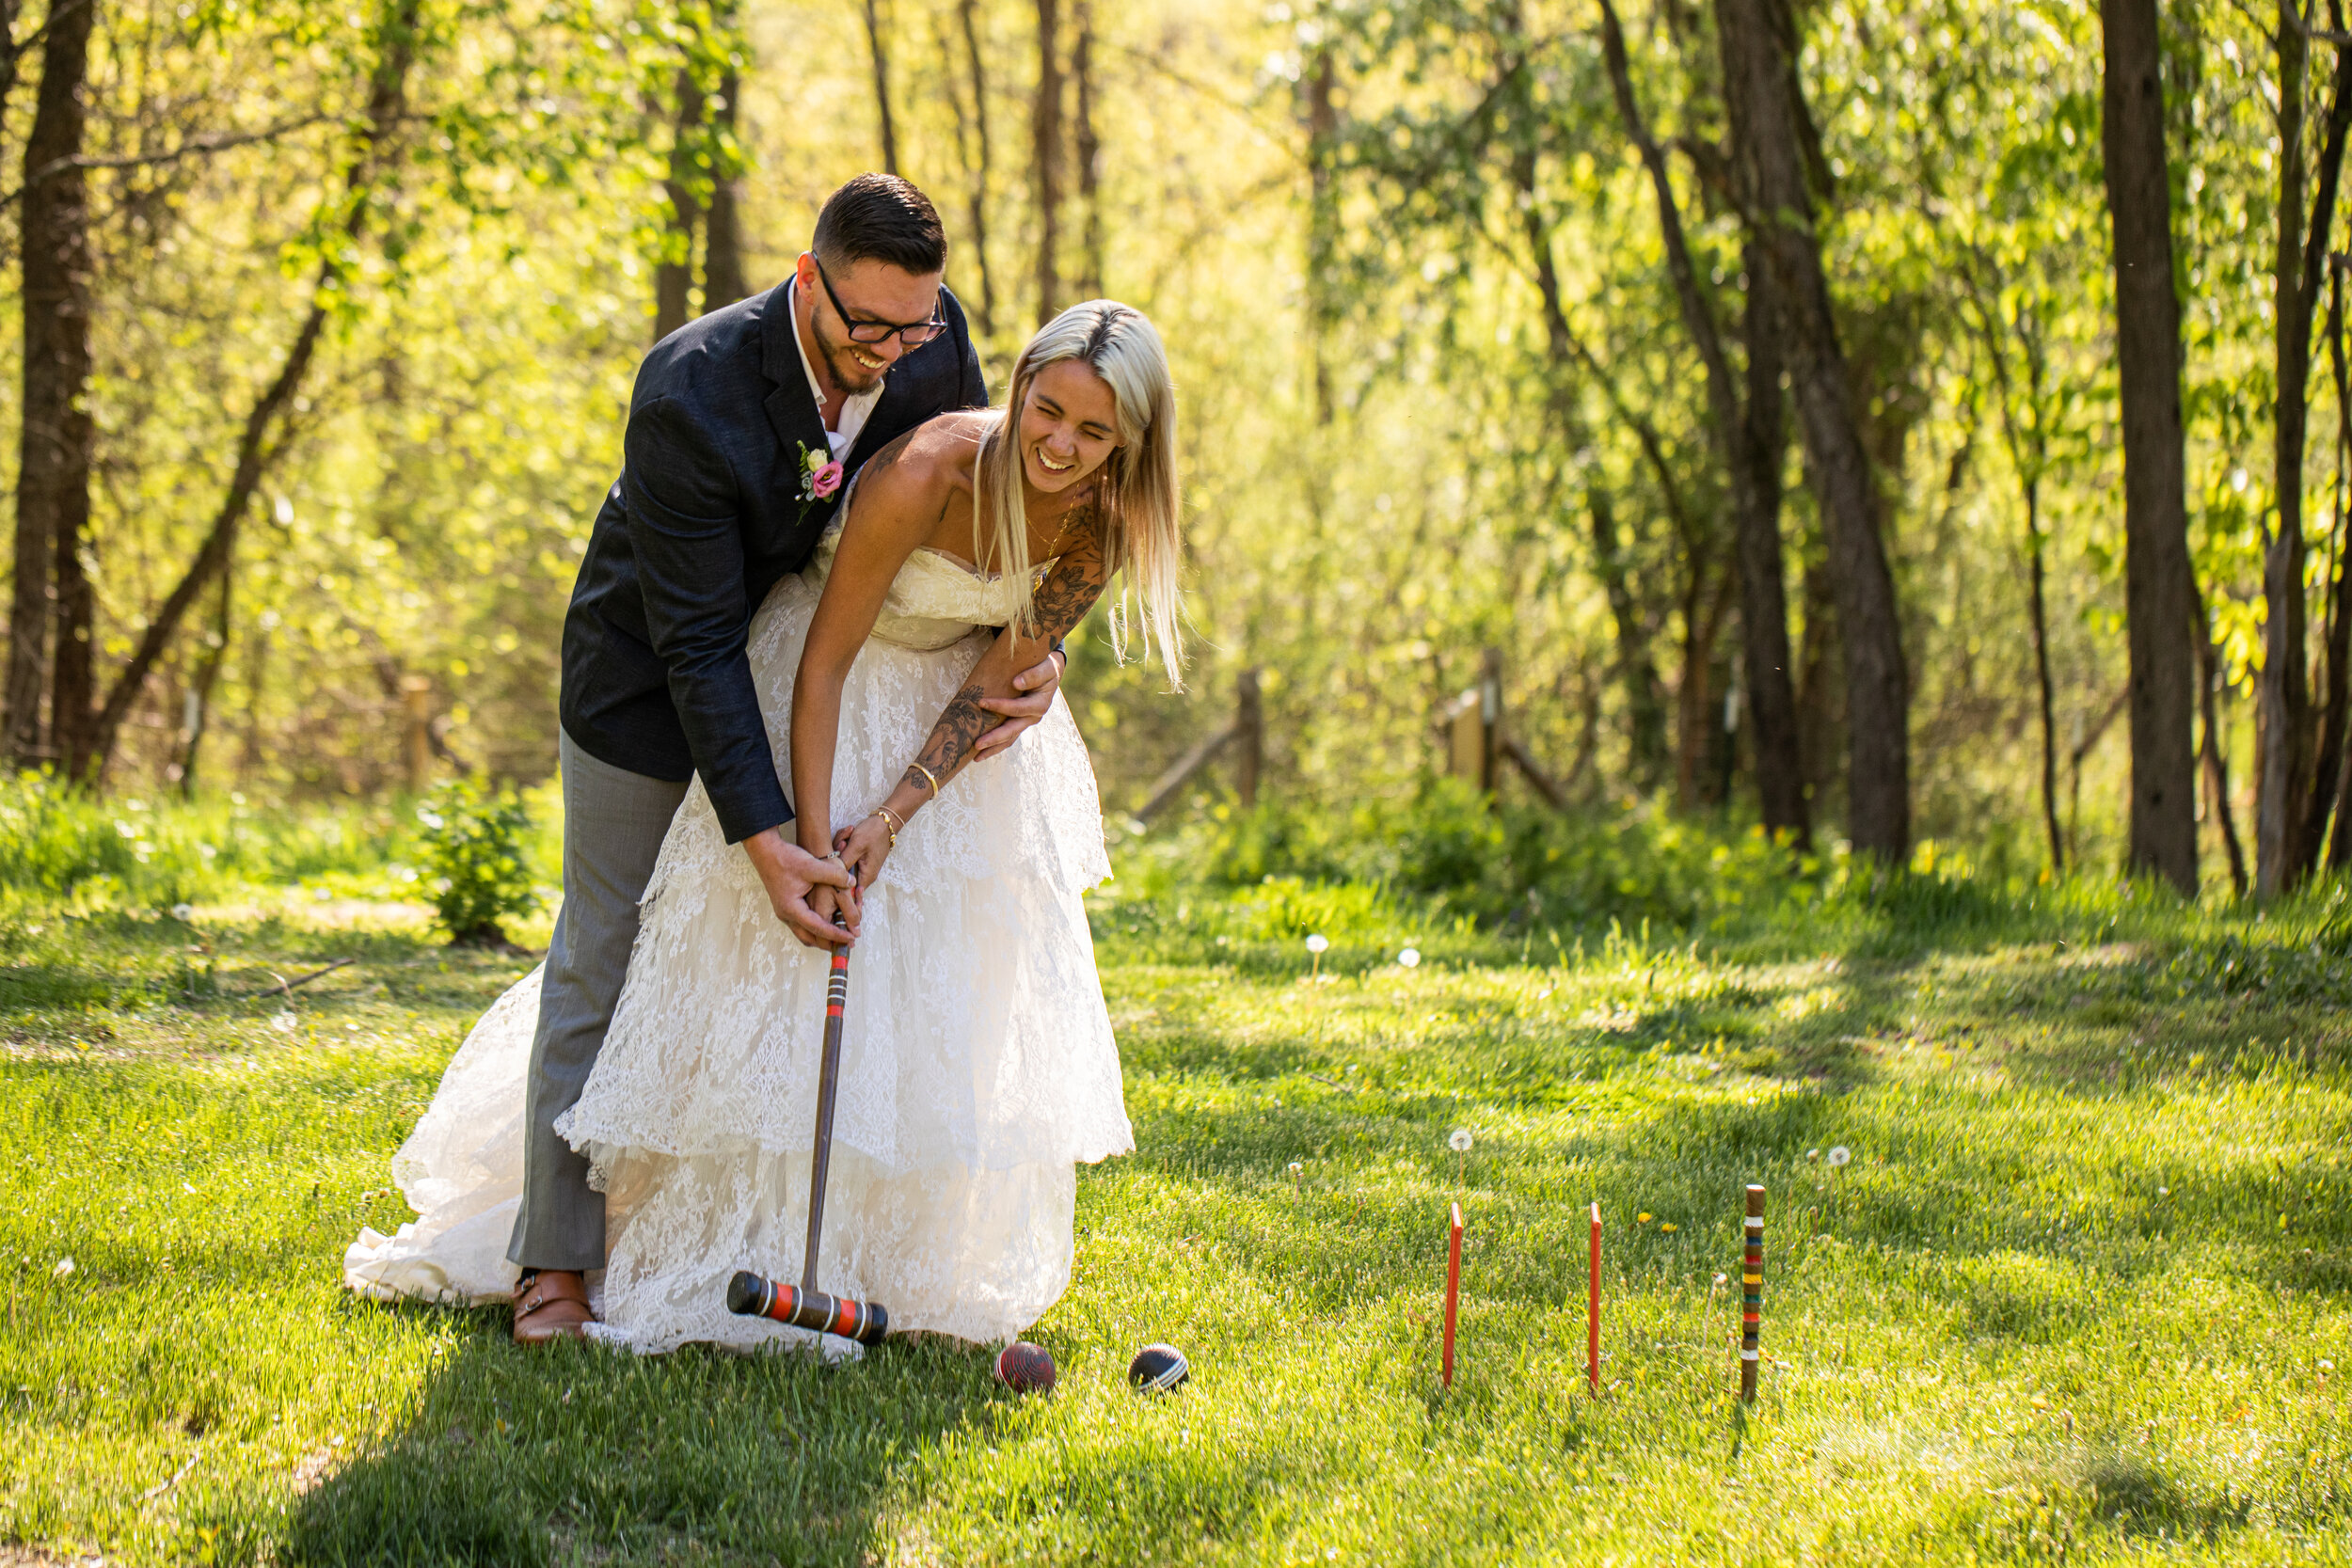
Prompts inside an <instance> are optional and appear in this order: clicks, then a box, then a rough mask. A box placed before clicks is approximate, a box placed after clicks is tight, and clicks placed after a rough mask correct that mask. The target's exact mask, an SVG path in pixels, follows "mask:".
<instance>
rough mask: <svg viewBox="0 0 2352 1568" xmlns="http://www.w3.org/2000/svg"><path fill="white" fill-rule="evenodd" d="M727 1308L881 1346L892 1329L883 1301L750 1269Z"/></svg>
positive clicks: (734, 1285) (732, 1285)
mask: <svg viewBox="0 0 2352 1568" xmlns="http://www.w3.org/2000/svg"><path fill="white" fill-rule="evenodd" d="M835 973H838V971H837V970H836V971H835ZM727 1310H728V1311H730V1312H733V1313H734V1314H736V1315H737V1316H738V1317H743V1318H773V1319H774V1320H775V1321H776V1322H778V1323H790V1324H791V1325H792V1326H793V1327H795V1328H805V1329H811V1330H813V1331H815V1332H817V1333H818V1334H837V1335H839V1336H840V1337H841V1338H844V1339H855V1340H856V1341H857V1342H858V1343H859V1344H861V1345H879V1344H881V1343H882V1336H883V1335H885V1334H887V1333H889V1332H890V1314H889V1313H888V1312H885V1311H883V1310H882V1304H881V1303H880V1302H872V1301H852V1300H850V1298H849V1297H847V1296H829V1295H827V1294H826V1293H825V1292H824V1291H803V1290H802V1289H801V1288H800V1287H799V1286H797V1285H787V1284H784V1283H782V1282H781V1281H779V1280H773V1279H762V1278H760V1277H759V1275H755V1274H754V1273H752V1272H751V1271H750V1270H749V1269H745V1270H742V1271H740V1272H739V1273H738V1274H737V1275H736V1276H735V1277H734V1278H733V1279H731V1280H729V1281H728V1282H727Z"/></svg>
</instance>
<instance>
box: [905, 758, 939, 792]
mask: <svg viewBox="0 0 2352 1568" xmlns="http://www.w3.org/2000/svg"><path fill="white" fill-rule="evenodd" d="M907 766H908V767H909V768H914V770H915V771H916V772H917V773H920V774H922V775H923V780H924V782H925V783H926V784H930V786H931V799H932V800H938V799H939V780H938V779H937V778H936V777H935V776H933V774H932V772H931V770H930V768H926V767H924V766H923V765H922V764H921V763H919V762H911V763H908V764H907Z"/></svg>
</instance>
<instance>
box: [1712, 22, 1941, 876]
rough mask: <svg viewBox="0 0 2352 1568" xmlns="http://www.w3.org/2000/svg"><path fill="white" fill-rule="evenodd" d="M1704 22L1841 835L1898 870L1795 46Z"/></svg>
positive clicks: (1868, 531)
mask: <svg viewBox="0 0 2352 1568" xmlns="http://www.w3.org/2000/svg"><path fill="white" fill-rule="evenodd" d="M1715 17H1716V29H1717V34H1718V37H1719V40H1720V46H1721V48H1722V50H1723V57H1724V100H1725V103H1726V104H1727V105H1728V107H1729V110H1730V118H1731V122H1732V127H1733V145H1734V147H1735V149H1736V150H1737V153H1738V156H1739V160H1740V167H1741V173H1742V180H1741V184H1742V186H1743V194H1744V196H1745V198H1746V200H1747V202H1748V206H1749V214H1748V221H1749V224H1750V227H1751V231H1752V233H1753V236H1754V238H1755V240H1756V248H1757V249H1758V250H1759V251H1760V252H1761V253H1762V255H1763V258H1764V270H1765V272H1766V274H1767V275H1768V276H1769V277H1770V278H1771V286H1772V299H1773V305H1774V308H1775V319H1776V321H1777V322H1778V324H1779V325H1780V328H1781V332H1782V343H1783V346H1784V349H1785V352H1786V353H1787V355H1788V364H1789V371H1790V380H1791V382H1792V384H1793V386H1794V389H1795V394H1796V403H1797V412H1798V415H1799V420H1800V422H1801V424H1802V425H1803V427H1804V445H1805V456H1806V463H1805V468H1806V472H1807V474H1808V476H1809V477H1810V479H1811V480H1812V483H1813V488H1814V493H1815V496H1816V498H1817V499H1818V501H1819V503H1820V510H1821V521H1822V526H1823V531H1824V533H1825V535H1826V537H1827V539H1828V543H1829V563H1830V573H1831V581H1832V584H1833V586H1834V588H1835V590H1836V595H1837V626H1838V632H1839V634H1840V638H1841V640H1842V641H1843V642H1844V645H1845V655H1846V705H1847V717H1848V731H1849V736H1848V752H1847V759H1848V760H1847V813H1846V815H1847V836H1848V837H1849V838H1850V839H1851V841H1852V844H1853V847H1854V848H1855V849H1857V850H1859V851H1860V852H1862V853H1864V854H1867V855H1870V856H1872V857H1874V858H1876V859H1878V860H1880V861H1882V862H1884V863H1891V864H1900V863H1902V862H1903V861H1904V860H1905V859H1906V858H1907V857H1908V856H1909V854H1910V851H1911V738H1910V681H1909V675H1908V673H1907V672H1906V671H1905V669H1904V666H1903V650H1902V628H1901V624H1900V620H1899V612H1898V610H1897V607H1896V603H1895V580H1894V576H1893V574H1892V573H1891V572H1890V571H1889V570H1888V569H1887V563H1886V547H1885V545H1884V542H1883V540H1882V539H1881V538H1880V537H1879V527H1878V520H1877V517H1876V515H1875V507H1874V505H1873V500H1872V496H1871V478H1870V461H1869V456H1868V453H1867V451H1866V450H1865V449H1864V447H1863V444H1862V433H1861V430H1860V428H1859V427H1858V426H1857V424H1856V422H1855V420H1854V410H1853V391H1852V387H1853V383H1852V379H1851V375H1850V374H1849V372H1848V370H1847V365H1846V356H1845V353H1844V351H1843V350H1842V349H1841V348H1840V347H1839V344H1838V340H1837V324H1836V317H1835V314H1834V312H1833V310H1832V308H1831V304H1830V294H1829V279H1828V277H1827V276H1826V275H1825V274H1824V273H1823V271H1822V267H1821V253H1820V242H1819V241H1818V239H1817V238H1816V237H1815V234H1814V231H1813V192H1812V188H1811V185H1810V184H1809V182H1808V171H1807V164H1806V159H1805V154H1804V138H1803V136H1802V135H1801V133H1800V130H1799V125H1798V119H1799V117H1798V113H1797V111H1798V106H1799V104H1800V103H1801V102H1802V98H1801V88H1800V87H1799V84H1798V82H1797V77H1796V60H1795V40H1794V39H1793V38H1789V37H1785V36H1783V32H1782V29H1781V27H1780V26H1778V25H1776V24H1775V23H1776V22H1778V23H1782V24H1785V23H1786V22H1787V18H1786V16H1785V15H1782V16H1778V17H1776V16H1775V14H1774V13H1773V12H1772V10H1771V9H1770V8H1769V7H1768V5H1767V0H1716V5H1715Z"/></svg>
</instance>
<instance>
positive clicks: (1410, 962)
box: [1396, 947, 1421, 969]
mask: <svg viewBox="0 0 2352 1568" xmlns="http://www.w3.org/2000/svg"><path fill="white" fill-rule="evenodd" d="M1396 961H1397V962H1398V963H1399V964H1401V965H1403V966H1404V967H1405V968H1406V969H1415V968H1418V967H1420V964H1421V949H1420V948H1418V947H1406V948H1400V949H1399V950H1398V952H1397V955H1396Z"/></svg>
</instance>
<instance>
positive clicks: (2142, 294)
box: [2100, 0, 2197, 895]
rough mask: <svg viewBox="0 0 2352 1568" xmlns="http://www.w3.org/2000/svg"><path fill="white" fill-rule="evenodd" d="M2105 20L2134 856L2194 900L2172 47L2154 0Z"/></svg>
mask: <svg viewBox="0 0 2352 1568" xmlns="http://www.w3.org/2000/svg"><path fill="white" fill-rule="evenodd" d="M2100 20H2101V33H2102V49H2103V54H2104V59H2105V71H2104V81H2103V96H2104V114H2103V116H2102V124H2101V139H2102V141H2103V143H2104V144H2105V145H2104V152H2105V160H2106V183H2107V206H2108V210H2109V212H2110V214H2112V217H2113V220H2114V232H2115V293H2116V357H2117V361H2118V365H2119V371H2120V378H2121V382H2122V423H2123V535H2124V543H2123V600H2124V613H2125V616H2126V618H2127V621H2128V627H2127V630H2128V634H2129V641H2130V646H2131V719H2132V808H2131V847H2130V851H2129V858H2128V862H2127V863H2128V864H2129V865H2130V867H2131V868H2132V869H2133V870H2134V871H2137V872H2153V873H2154V874H2155V875H2157V876H2160V877H2163V878H2164V879H2166V880H2168V881H2169V882H2170V883H2171V884H2172V885H2173V886H2174V887H2175V888H2178V889H2179V890H2180V891H2181V892H2182V893H2183V894H2185V895H2193V894H2194V893H2195V892H2196V891H2197V819H2196V815H2195V794H2194V789H2195V785H2194V781H2193V776H2192V775H2193V765H2192V761H2191V759H2192V757H2193V755H2194V747H2193V745H2192V740H2191V736H2192V731H2193V729H2194V725H2193V723H2192V721H2191V714H2192V713H2193V712H2194V708H2195V702H2196V673H2195V666H2196V637H2195V632H2194V627H2195V626H2196V610H2195V597H2196V578H2195V576H2194V574H2193V572H2192V569H2191V567H2190V564H2189V557H2188V505H2187V485H2186V478H2185V469H2184V457H2183V451H2182V431H2181V309H2180V299H2179V296H2178V295H2177V294H2176V293H2174V291H2173V277H2172V191H2171V185H2170V182H2169V173H2168V170H2167V168H2166V166H2165V150H2164V85H2163V78H2162V74H2161V70H2162V60H2163V43H2162V38H2161V35H2160V32H2159V24H2158V22H2157V17H2156V4H2155V0H2101V4H2100ZM2184 627H2188V628H2191V635H2190V636H2188V637H2184V636H2182V635H2181V633H2182V630H2183V628H2184Z"/></svg>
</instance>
